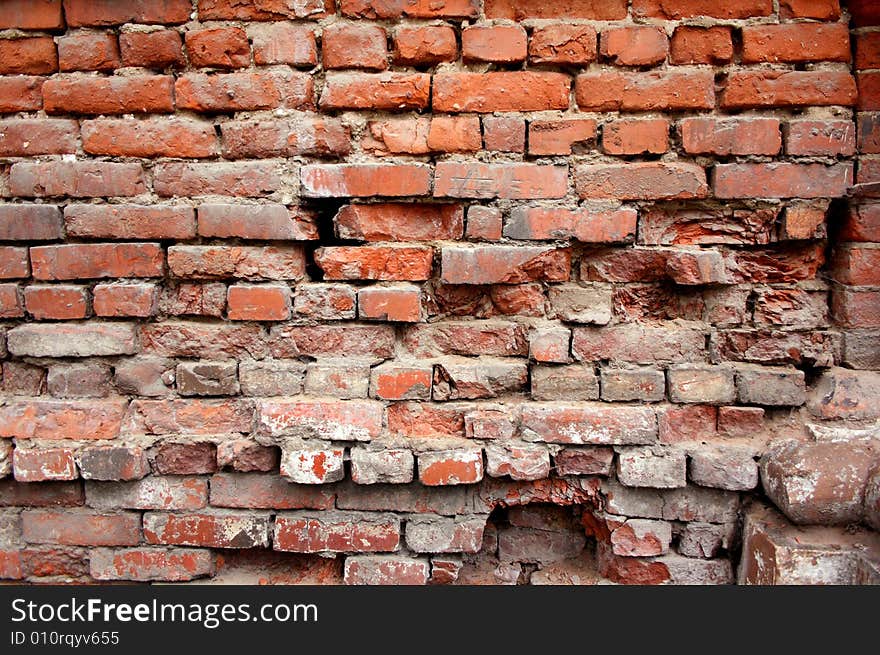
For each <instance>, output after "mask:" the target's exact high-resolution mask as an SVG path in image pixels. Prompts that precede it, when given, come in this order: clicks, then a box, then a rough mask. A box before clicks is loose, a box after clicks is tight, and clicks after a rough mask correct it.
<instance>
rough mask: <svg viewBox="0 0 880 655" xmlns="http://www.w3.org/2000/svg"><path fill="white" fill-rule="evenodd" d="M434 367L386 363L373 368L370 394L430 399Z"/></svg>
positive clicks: (402, 398)
mask: <svg viewBox="0 0 880 655" xmlns="http://www.w3.org/2000/svg"><path fill="white" fill-rule="evenodd" d="M432 378H433V367H432V366H430V365H403V364H395V363H386V364H383V365H381V366H377V367H375V368H373V370H372V375H371V379H370V395H371V396H373V397H374V398H380V399H382V400H429V399H430V398H431V381H432Z"/></svg>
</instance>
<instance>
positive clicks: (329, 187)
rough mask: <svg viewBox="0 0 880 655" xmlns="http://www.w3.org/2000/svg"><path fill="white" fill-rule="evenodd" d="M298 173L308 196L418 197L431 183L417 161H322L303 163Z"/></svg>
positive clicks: (426, 172) (429, 172)
mask: <svg viewBox="0 0 880 655" xmlns="http://www.w3.org/2000/svg"><path fill="white" fill-rule="evenodd" d="M301 175H302V193H303V195H304V196H307V197H310V198H337V197H372V196H385V197H400V196H422V195H427V194H428V192H429V191H430V182H431V169H430V167H428V166H424V165H421V164H324V165H315V166H303V168H302V171H301Z"/></svg>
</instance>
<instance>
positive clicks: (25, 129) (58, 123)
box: [0, 118, 78, 157]
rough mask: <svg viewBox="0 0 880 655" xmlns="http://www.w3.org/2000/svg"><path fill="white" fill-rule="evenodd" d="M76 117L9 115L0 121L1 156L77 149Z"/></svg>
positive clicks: (58, 153)
mask: <svg viewBox="0 0 880 655" xmlns="http://www.w3.org/2000/svg"><path fill="white" fill-rule="evenodd" d="M77 132H78V125H77V124H76V121H69V120H62V119H53V118H43V119H10V120H2V121H0V156H2V157H29V156H31V155H61V154H66V153H75V152H76V141H77Z"/></svg>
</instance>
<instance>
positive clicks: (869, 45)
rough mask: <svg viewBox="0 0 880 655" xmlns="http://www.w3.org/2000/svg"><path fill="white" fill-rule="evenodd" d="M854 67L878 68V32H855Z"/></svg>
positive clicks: (879, 49)
mask: <svg viewBox="0 0 880 655" xmlns="http://www.w3.org/2000/svg"><path fill="white" fill-rule="evenodd" d="M855 40H856V56H855V68H856V69H857V70H862V69H865V68H880V32H866V33H863V34H856V35H855Z"/></svg>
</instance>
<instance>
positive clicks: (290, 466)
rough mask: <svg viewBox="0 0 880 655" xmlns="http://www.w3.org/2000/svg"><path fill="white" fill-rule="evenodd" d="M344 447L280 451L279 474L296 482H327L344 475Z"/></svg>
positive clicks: (340, 478) (337, 479)
mask: <svg viewBox="0 0 880 655" xmlns="http://www.w3.org/2000/svg"><path fill="white" fill-rule="evenodd" d="M344 455H345V449H344V448H329V447H328V448H315V447H312V448H306V447H303V448H298V449H296V450H283V451H282V452H281V467H280V468H281V475H282V476H283V477H285V478H287V479H288V480H290V481H291V482H296V483H298V484H304V485H306V484H329V483H330V482H339V481H340V480H342V478H344V477H345V463H344V461H343V456H344Z"/></svg>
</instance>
